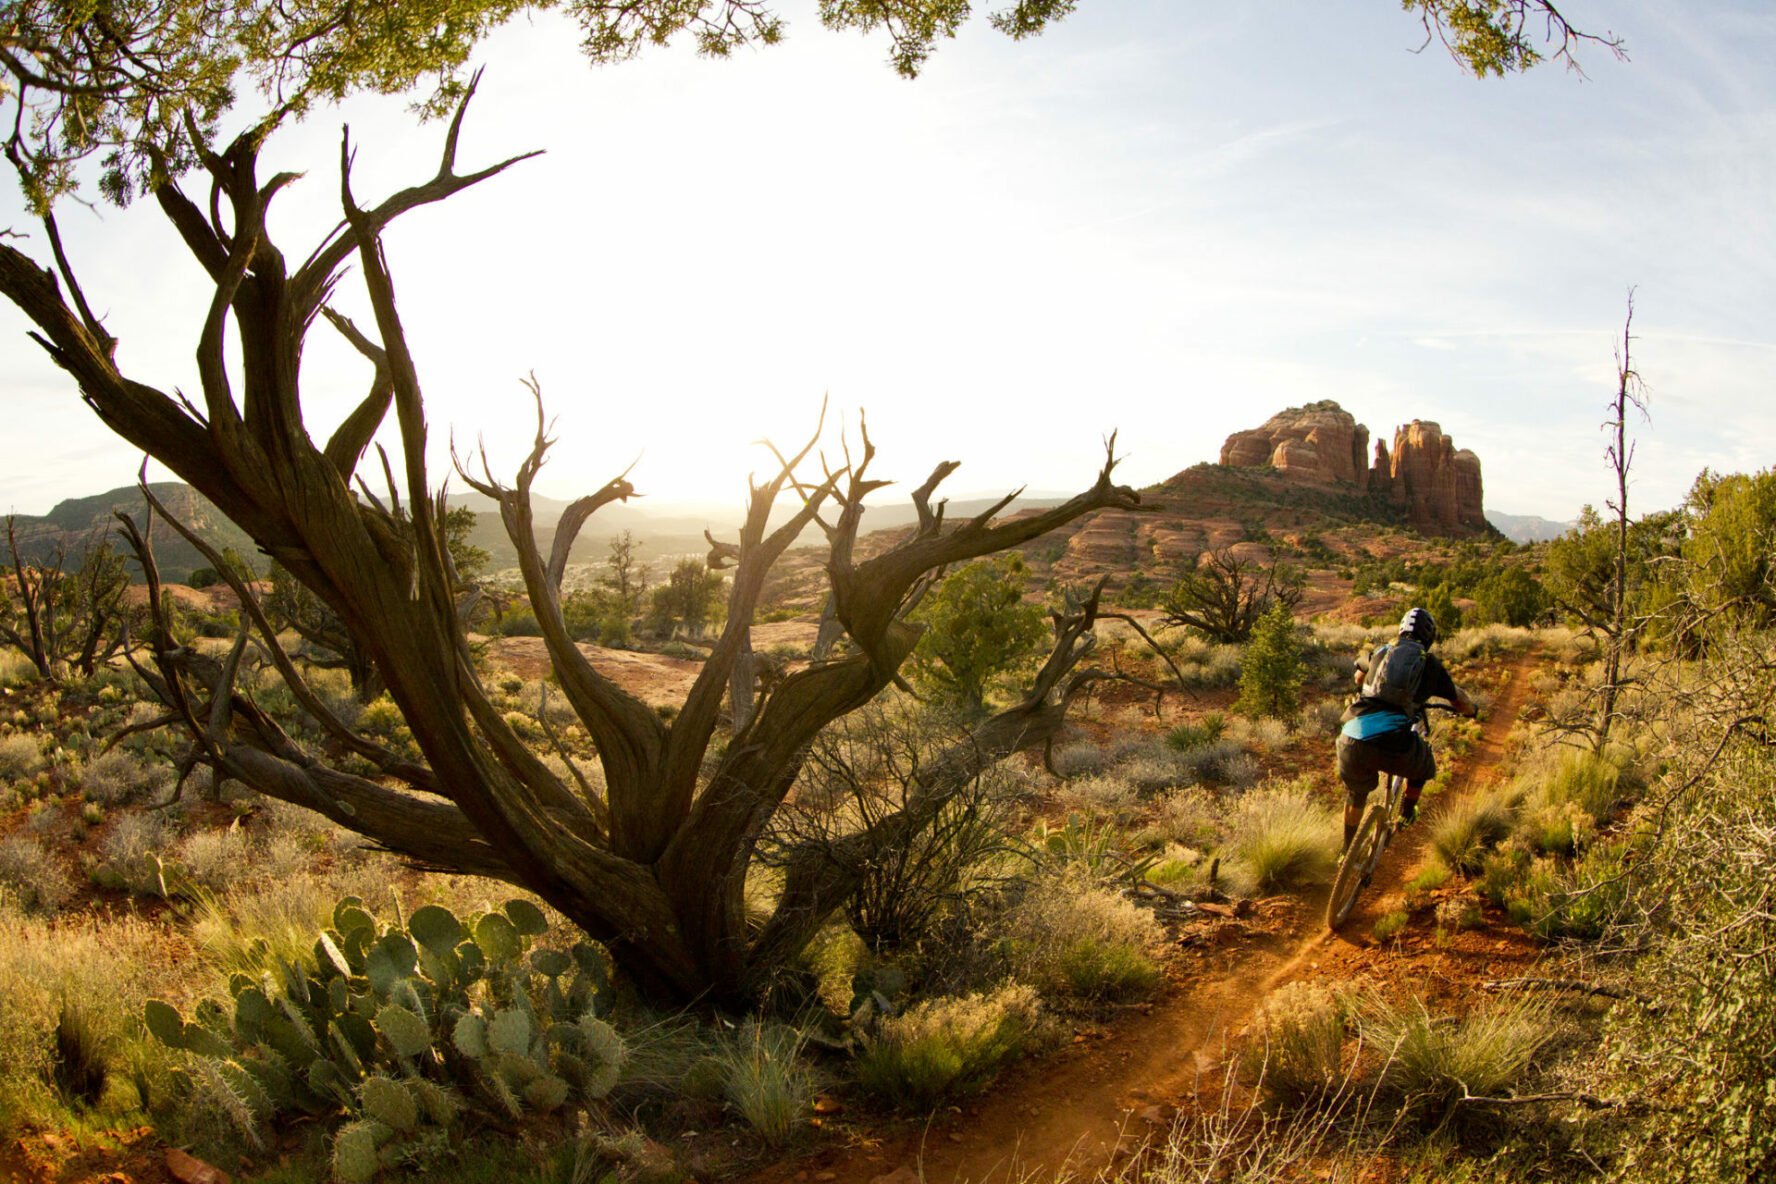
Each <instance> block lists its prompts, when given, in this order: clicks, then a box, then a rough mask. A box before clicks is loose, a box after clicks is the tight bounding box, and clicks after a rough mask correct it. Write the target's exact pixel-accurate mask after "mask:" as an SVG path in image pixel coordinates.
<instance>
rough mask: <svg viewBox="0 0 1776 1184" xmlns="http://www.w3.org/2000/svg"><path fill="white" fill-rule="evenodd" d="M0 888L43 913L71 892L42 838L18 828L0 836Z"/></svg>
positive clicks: (59, 904) (56, 906) (25, 906)
mask: <svg viewBox="0 0 1776 1184" xmlns="http://www.w3.org/2000/svg"><path fill="white" fill-rule="evenodd" d="M0 889H5V890H6V891H7V892H8V893H9V894H10V895H11V897H12V899H13V900H14V901H16V902H17V904H18V907H20V908H22V909H24V910H25V911H27V912H32V913H44V914H48V913H54V912H55V911H56V910H58V909H60V908H61V907H62V905H64V904H66V903H67V901H68V899H69V898H70V897H71V896H73V895H74V885H73V883H72V881H70V880H69V879H68V876H67V874H66V873H65V872H63V871H62V869H61V866H60V865H59V864H57V863H56V861H55V857H54V856H52V855H51V854H50V853H49V848H47V847H45V846H44V845H43V840H42V839H39V838H38V837H37V836H36V835H30V834H24V833H22V832H21V833H19V834H15V835H12V836H10V837H8V838H6V839H3V840H0ZM0 997H3V996H0Z"/></svg>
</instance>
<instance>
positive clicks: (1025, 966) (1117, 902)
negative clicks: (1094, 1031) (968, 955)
mask: <svg viewBox="0 0 1776 1184" xmlns="http://www.w3.org/2000/svg"><path fill="white" fill-rule="evenodd" d="M1006 933H1007V935H1008V936H1009V937H1010V938H1011V940H1012V946H1013V949H1014V950H1015V951H1016V953H1015V954H1014V961H1015V963H1016V964H1017V966H1018V969H1019V972H1020V974H1021V975H1022V976H1024V977H1026V978H1028V979H1029V980H1030V981H1031V982H1033V983H1035V984H1036V985H1037V986H1039V987H1041V988H1042V989H1043V990H1044V991H1046V992H1049V993H1052V994H1057V995H1066V996H1071V997H1073V998H1077V999H1090V1000H1103V999H1120V998H1125V997H1127V996H1129V995H1133V994H1138V993H1140V992H1143V991H1148V990H1151V989H1152V988H1153V987H1155V986H1157V985H1158V983H1159V979H1160V973H1159V966H1158V964H1157V963H1155V962H1154V961H1153V959H1152V958H1150V957H1148V955H1147V948H1148V947H1149V946H1151V945H1153V944H1154V943H1155V942H1157V941H1158V940H1159V938H1160V927H1159V923H1158V922H1157V921H1156V920H1155V919H1154V917H1153V914H1152V913H1151V912H1149V911H1147V910H1146V909H1143V908H1141V907H1140V906H1138V905H1136V904H1135V903H1133V902H1132V901H1130V900H1127V899H1126V898H1124V897H1123V896H1122V895H1121V894H1120V893H1117V892H1112V891H1110V890H1108V889H1105V888H1100V887H1098V886H1097V885H1096V884H1095V883H1093V881H1092V880H1091V878H1090V876H1089V875H1087V874H1086V873H1084V872H1083V871H1082V870H1080V869H1077V868H1075V869H1070V870H1068V871H1064V872H1062V873H1060V874H1057V875H1051V876H1047V877H1044V878H1042V879H1039V880H1037V881H1036V882H1035V883H1034V884H1032V885H1031V886H1030V888H1029V890H1028V891H1027V892H1026V893H1025V894H1024V897H1023V899H1022V900H1020V901H1019V902H1018V904H1017V905H1016V907H1014V908H1013V909H1012V911H1011V914H1010V915H1009V916H1008V917H1007V919H1006Z"/></svg>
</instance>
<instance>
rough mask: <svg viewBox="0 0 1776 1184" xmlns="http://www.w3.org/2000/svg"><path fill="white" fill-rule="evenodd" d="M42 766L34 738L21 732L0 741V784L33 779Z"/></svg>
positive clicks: (41, 758) (40, 752) (40, 751)
mask: <svg viewBox="0 0 1776 1184" xmlns="http://www.w3.org/2000/svg"><path fill="white" fill-rule="evenodd" d="M43 765H44V761H43V751H42V749H41V748H39V747H38V743H37V738H36V737H35V736H32V735H29V734H26V733H23V732H21V733H19V734H18V735H15V736H8V737H6V738H5V739H4V740H0V782H5V781H23V780H25V779H26V778H28V777H34V776H36V774H37V771H38V770H39V769H42V768H43Z"/></svg>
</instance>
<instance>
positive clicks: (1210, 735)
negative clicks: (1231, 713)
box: [1166, 711, 1227, 752]
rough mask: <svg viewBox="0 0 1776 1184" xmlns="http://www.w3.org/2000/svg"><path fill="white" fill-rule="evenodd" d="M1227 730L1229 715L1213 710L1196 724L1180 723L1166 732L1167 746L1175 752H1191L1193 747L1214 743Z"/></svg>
mask: <svg viewBox="0 0 1776 1184" xmlns="http://www.w3.org/2000/svg"><path fill="white" fill-rule="evenodd" d="M1226 730H1227V717H1226V716H1224V715H1222V714H1221V713H1220V712H1219V711H1211V712H1209V713H1208V714H1207V715H1205V716H1203V717H1202V722H1200V723H1195V724H1179V725H1178V726H1177V727H1175V728H1173V729H1172V730H1171V731H1169V732H1167V733H1166V746H1167V747H1169V748H1171V749H1172V750H1173V751H1174V752H1189V751H1190V750H1191V749H1193V748H1201V747H1202V746H1203V745H1205V744H1213V743H1214V742H1215V741H1217V740H1219V739H1221V734H1222V733H1223V732H1225V731H1226Z"/></svg>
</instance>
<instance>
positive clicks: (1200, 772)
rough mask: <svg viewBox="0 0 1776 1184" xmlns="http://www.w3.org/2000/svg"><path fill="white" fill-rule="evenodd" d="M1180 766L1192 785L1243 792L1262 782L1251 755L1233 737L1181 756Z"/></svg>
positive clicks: (1212, 742) (1194, 749)
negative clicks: (1246, 788) (1193, 783)
mask: <svg viewBox="0 0 1776 1184" xmlns="http://www.w3.org/2000/svg"><path fill="white" fill-rule="evenodd" d="M1178 764H1179V768H1180V770H1181V771H1182V773H1183V775H1184V776H1185V777H1187V778H1188V779H1189V780H1190V781H1192V782H1200V783H1206V784H1209V785H1225V786H1228V787H1231V788H1242V789H1243V788H1244V787H1246V786H1248V785H1251V784H1252V783H1253V782H1254V781H1256V780H1257V779H1258V762H1257V761H1255V760H1253V759H1252V758H1251V757H1250V756H1248V755H1247V753H1246V750H1245V746H1244V745H1243V744H1241V743H1240V741H1238V740H1235V739H1232V738H1231V737H1223V738H1222V739H1219V740H1214V741H1210V742H1209V743H1207V744H1202V745H1199V746H1197V747H1195V748H1192V749H1190V750H1189V751H1187V752H1183V753H1180V754H1179V757H1178Z"/></svg>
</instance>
